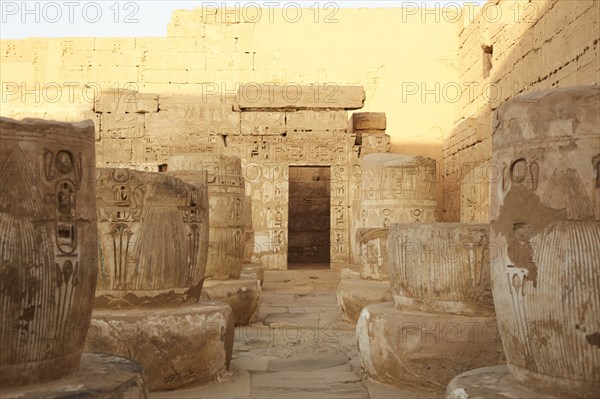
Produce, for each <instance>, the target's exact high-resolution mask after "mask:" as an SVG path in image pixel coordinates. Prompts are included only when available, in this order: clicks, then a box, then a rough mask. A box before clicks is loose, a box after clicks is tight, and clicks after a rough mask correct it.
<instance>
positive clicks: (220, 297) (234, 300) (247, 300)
mask: <svg viewBox="0 0 600 399" xmlns="http://www.w3.org/2000/svg"><path fill="white" fill-rule="evenodd" d="M261 295H262V288H261V284H260V281H259V280H258V278H247V279H244V278H240V279H237V280H206V281H205V282H204V288H203V289H202V299H205V300H209V301H219V302H225V303H227V304H229V306H231V309H232V311H233V320H234V323H235V325H236V326H240V325H245V324H249V323H253V322H255V321H256V319H257V317H258V311H259V309H260V304H261Z"/></svg>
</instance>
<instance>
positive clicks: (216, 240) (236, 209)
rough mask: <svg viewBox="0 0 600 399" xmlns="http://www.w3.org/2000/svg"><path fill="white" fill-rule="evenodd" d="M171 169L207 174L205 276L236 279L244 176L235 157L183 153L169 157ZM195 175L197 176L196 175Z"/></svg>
mask: <svg viewBox="0 0 600 399" xmlns="http://www.w3.org/2000/svg"><path fill="white" fill-rule="evenodd" d="M169 168H170V170H171V171H174V172H180V171H185V172H186V173H185V174H182V175H181V176H182V177H184V178H186V177H185V176H188V177H189V176H192V175H193V174H194V172H195V173H203V172H205V173H206V174H207V185H208V205H209V211H208V216H209V218H208V260H207V265H206V278H207V279H218V280H226V279H229V278H233V279H238V278H239V277H240V273H241V271H242V265H243V253H244V244H245V242H244V202H245V191H244V177H243V176H242V166H241V162H240V159H239V158H237V157H227V156H223V155H215V154H185V155H178V156H176V157H173V158H172V159H170V160H169ZM197 178H200V176H199V175H198V177H197Z"/></svg>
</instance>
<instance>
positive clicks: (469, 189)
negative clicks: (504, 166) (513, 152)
mask: <svg viewBox="0 0 600 399" xmlns="http://www.w3.org/2000/svg"><path fill="white" fill-rule="evenodd" d="M497 171H498V170H497V169H496V168H492V167H491V165H490V164H489V163H483V164H480V165H478V166H476V167H475V168H473V169H472V170H470V171H469V172H468V173H467V174H466V175H465V176H464V177H463V178H462V180H461V181H460V221H461V222H462V223H489V222H490V213H489V210H490V181H492V179H498V178H500V176H493V175H492V173H493V172H497Z"/></svg>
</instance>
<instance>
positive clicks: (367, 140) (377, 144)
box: [360, 132, 392, 159]
mask: <svg viewBox="0 0 600 399" xmlns="http://www.w3.org/2000/svg"><path fill="white" fill-rule="evenodd" d="M360 144H361V146H360V158H363V159H364V157H366V156H367V155H370V154H380V153H388V152H390V151H391V150H392V144H391V137H390V136H389V135H387V134H379V133H377V134H372V133H367V132H363V133H362V134H361V138H360Z"/></svg>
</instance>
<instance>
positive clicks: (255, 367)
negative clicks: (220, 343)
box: [231, 356, 277, 371]
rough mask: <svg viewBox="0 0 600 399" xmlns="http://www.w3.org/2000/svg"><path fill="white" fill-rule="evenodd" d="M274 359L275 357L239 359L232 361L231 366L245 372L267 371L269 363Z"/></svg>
mask: <svg viewBox="0 0 600 399" xmlns="http://www.w3.org/2000/svg"><path fill="white" fill-rule="evenodd" d="M276 359H277V358H276V357H275V356H252V357H239V358H237V359H233V360H232V361H231V365H232V366H233V367H237V368H239V369H241V370H246V371H267V369H268V368H269V364H270V362H271V361H272V360H276Z"/></svg>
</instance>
